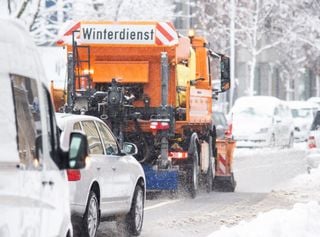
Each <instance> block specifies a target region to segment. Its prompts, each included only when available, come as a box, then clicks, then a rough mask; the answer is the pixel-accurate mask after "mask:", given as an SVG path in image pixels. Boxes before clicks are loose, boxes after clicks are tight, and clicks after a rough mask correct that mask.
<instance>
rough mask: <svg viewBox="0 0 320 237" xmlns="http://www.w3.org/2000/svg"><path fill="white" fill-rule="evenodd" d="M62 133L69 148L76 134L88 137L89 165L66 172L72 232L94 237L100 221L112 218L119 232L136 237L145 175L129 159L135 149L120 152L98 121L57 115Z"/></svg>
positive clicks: (133, 161) (108, 131) (70, 115)
mask: <svg viewBox="0 0 320 237" xmlns="http://www.w3.org/2000/svg"><path fill="white" fill-rule="evenodd" d="M57 118H58V119H57V120H58V124H59V126H60V128H61V129H62V135H61V144H62V145H64V146H66V147H67V146H68V144H69V134H70V133H71V132H72V131H74V130H76V131H79V130H80V131H82V132H84V133H85V134H86V135H87V137H88V146H89V148H88V149H89V157H88V165H87V167H86V169H83V170H81V171H80V170H69V171H68V172H67V173H68V178H69V186H70V194H71V212H72V224H73V227H74V232H75V233H76V234H81V236H90V237H94V236H95V235H96V231H97V228H98V225H99V221H100V220H104V219H107V218H109V219H110V217H115V219H116V220H117V223H118V224H119V227H121V231H123V230H124V231H126V232H128V233H129V234H131V235H139V234H140V232H141V229H142V224H143V215H144V201H145V175H144V171H143V169H142V166H141V165H140V163H139V162H138V161H137V160H136V159H135V158H134V157H133V156H132V155H134V154H136V153H137V147H136V146H135V145H134V144H132V143H124V147H123V150H121V149H120V147H119V145H118V142H117V140H116V138H115V137H114V135H113V133H112V132H111V130H110V129H109V127H108V126H107V125H106V124H105V123H104V122H103V121H102V120H100V119H99V118H96V117H93V116H86V115H74V114H62V113H60V114H59V113H57Z"/></svg>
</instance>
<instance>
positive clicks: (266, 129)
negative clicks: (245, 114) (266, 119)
mask: <svg viewBox="0 0 320 237" xmlns="http://www.w3.org/2000/svg"><path fill="white" fill-rule="evenodd" d="M267 132H268V128H261V129H260V130H259V133H267Z"/></svg>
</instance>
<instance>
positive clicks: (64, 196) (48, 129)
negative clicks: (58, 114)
mask: <svg viewBox="0 0 320 237" xmlns="http://www.w3.org/2000/svg"><path fill="white" fill-rule="evenodd" d="M40 90H41V92H42V93H41V95H40V96H42V97H43V100H41V101H43V103H40V104H39V108H40V111H41V121H43V123H42V128H43V131H42V133H41V134H42V140H43V143H42V144H43V146H42V148H43V149H42V160H43V172H42V179H41V185H42V187H41V188H42V193H41V199H42V202H43V206H42V216H41V219H42V228H41V230H42V231H43V232H42V236H48V233H50V235H52V236H67V233H68V231H69V230H70V229H71V228H72V227H71V224H70V205H69V191H68V182H67V179H66V175H65V171H59V170H58V167H57V165H56V164H55V161H56V162H58V146H59V143H58V139H59V133H58V131H57V126H56V121H55V116H54V111H53V105H52V103H51V99H50V94H49V92H48V90H47V89H45V87H44V86H42V87H41V89H40ZM52 220H54V221H52Z"/></svg>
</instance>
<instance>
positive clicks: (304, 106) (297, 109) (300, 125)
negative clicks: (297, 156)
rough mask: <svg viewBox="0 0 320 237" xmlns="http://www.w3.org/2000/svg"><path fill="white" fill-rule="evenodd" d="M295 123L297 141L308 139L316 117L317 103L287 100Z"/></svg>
mask: <svg viewBox="0 0 320 237" xmlns="http://www.w3.org/2000/svg"><path fill="white" fill-rule="evenodd" d="M287 104H288V106H289V107H290V110H291V114H292V117H293V123H294V139H295V141H299V142H302V141H307V139H308V134H309V130H310V127H311V124H312V121H313V118H314V110H315V109H316V108H315V105H314V104H313V103H311V102H307V101H296V100H294V101H287Z"/></svg>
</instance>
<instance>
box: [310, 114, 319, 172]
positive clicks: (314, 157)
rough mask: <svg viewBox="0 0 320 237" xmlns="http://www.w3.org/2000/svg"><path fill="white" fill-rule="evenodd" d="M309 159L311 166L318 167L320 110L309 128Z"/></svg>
mask: <svg viewBox="0 0 320 237" xmlns="http://www.w3.org/2000/svg"><path fill="white" fill-rule="evenodd" d="M307 161H308V166H309V168H316V167H318V166H319V164H320V110H319V111H317V113H316V116H315V117H314V119H313V121H312V124H311V128H310V130H309V137H308V152H307Z"/></svg>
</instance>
